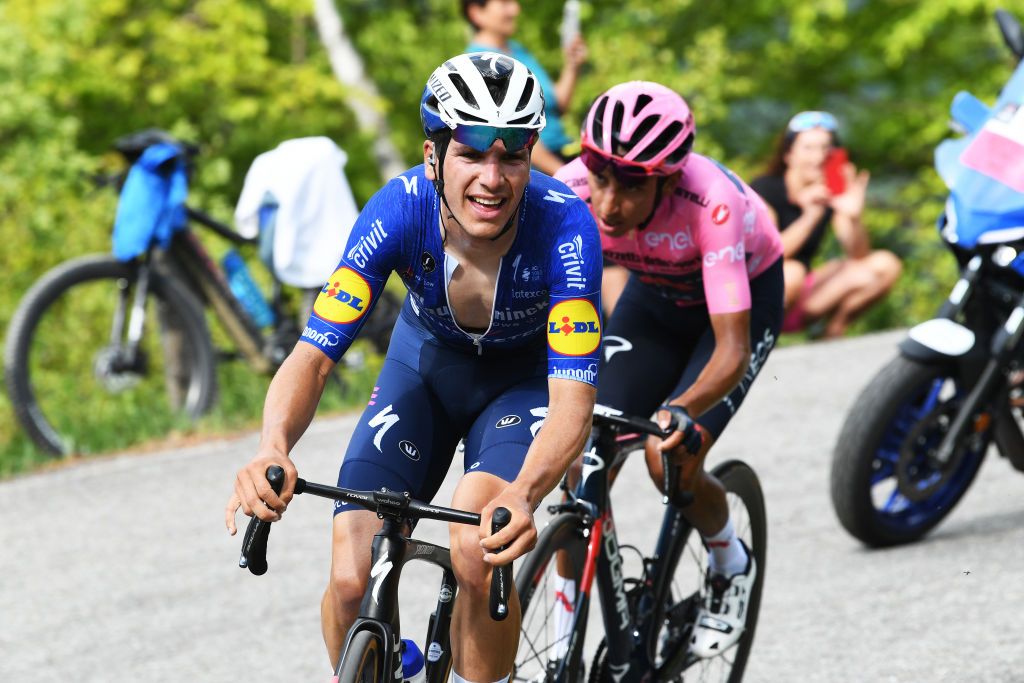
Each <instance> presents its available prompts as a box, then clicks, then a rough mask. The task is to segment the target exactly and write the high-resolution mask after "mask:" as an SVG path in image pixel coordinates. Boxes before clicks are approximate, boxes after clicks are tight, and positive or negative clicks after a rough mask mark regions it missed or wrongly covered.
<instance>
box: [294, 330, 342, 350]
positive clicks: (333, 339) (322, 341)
mask: <svg viewBox="0 0 1024 683" xmlns="http://www.w3.org/2000/svg"><path fill="white" fill-rule="evenodd" d="M302 336H303V337H305V338H306V339H308V340H310V341H311V342H313V343H315V344H317V345H319V346H326V347H332V346H337V345H338V342H340V341H341V339H340V338H339V337H338V335H336V334H334V333H333V332H317V331H316V330H314V329H313V328H312V327H310V326H309V325H306V329H304V330H303V331H302Z"/></svg>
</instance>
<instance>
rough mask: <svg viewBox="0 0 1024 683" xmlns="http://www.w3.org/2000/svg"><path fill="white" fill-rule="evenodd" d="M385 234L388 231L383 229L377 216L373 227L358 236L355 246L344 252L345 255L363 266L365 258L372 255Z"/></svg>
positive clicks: (386, 234)
mask: <svg viewBox="0 0 1024 683" xmlns="http://www.w3.org/2000/svg"><path fill="white" fill-rule="evenodd" d="M387 236H388V233H387V232H386V231H385V230H384V224H383V223H382V222H381V220H380V219H379V218H378V219H377V220H375V221H374V222H373V228H371V229H370V232H368V233H366V234H365V235H363V236H362V237H360V238H359V241H358V242H356V244H355V246H354V247H352V248H351V249H349V250H348V253H347V254H345V257H346V258H347V259H349V260H350V261H352V262H353V263H355V264H356V265H357V266H359V267H360V268H365V267H366V260H367V259H368V258H370V257H371V256H373V252H375V251H377V248H378V247H380V245H381V244H383V243H384V238H386V237H387Z"/></svg>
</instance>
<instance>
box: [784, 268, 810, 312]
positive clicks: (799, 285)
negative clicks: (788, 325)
mask: <svg viewBox="0 0 1024 683" xmlns="http://www.w3.org/2000/svg"><path fill="white" fill-rule="evenodd" d="M782 275H783V279H784V281H785V283H786V289H785V293H784V295H783V302H784V304H785V307H786V311H789V310H790V309H791V308H793V305H794V304H795V303H796V302H797V301H798V300H799V299H800V293H801V292H803V290H804V280H805V279H807V266H805V265H804V264H802V263H800V262H799V261H797V260H795V259H786V260H785V261H783V262H782Z"/></svg>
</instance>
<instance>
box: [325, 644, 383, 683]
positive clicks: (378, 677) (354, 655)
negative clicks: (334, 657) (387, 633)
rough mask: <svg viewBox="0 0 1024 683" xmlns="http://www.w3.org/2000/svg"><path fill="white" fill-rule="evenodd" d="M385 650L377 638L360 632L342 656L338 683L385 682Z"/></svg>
mask: <svg viewBox="0 0 1024 683" xmlns="http://www.w3.org/2000/svg"><path fill="white" fill-rule="evenodd" d="M383 667H384V650H383V648H382V647H381V642H380V640H379V639H378V638H377V636H375V635H373V634H372V633H370V632H369V631H360V632H359V633H357V634H355V635H354V636H352V640H351V642H349V644H348V647H347V648H345V652H344V653H342V655H341V662H340V663H339V664H338V671H337V673H336V680H337V681H338V683H378V681H383V680H384V669H383Z"/></svg>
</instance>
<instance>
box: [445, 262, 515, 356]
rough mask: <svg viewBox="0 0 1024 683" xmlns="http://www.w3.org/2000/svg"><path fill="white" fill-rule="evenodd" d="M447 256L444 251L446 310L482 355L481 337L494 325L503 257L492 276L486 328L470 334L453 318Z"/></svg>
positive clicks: (478, 353)
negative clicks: (496, 273) (496, 271)
mask: <svg viewBox="0 0 1024 683" xmlns="http://www.w3.org/2000/svg"><path fill="white" fill-rule="evenodd" d="M448 258H449V256H448V252H444V259H445V269H444V272H445V277H444V300H445V302H446V303H447V304H448V310H449V311H451V314H452V323H453V324H454V325H455V327H456V328H458V330H459V332H461V333H462V334H464V335H466V336H467V337H469V340H470V341H471V342H473V346H475V347H476V355H478V356H482V355H484V346H483V338H484V337H485V336H486V335H487V333H488V332H490V331H491V328H492V327H494V306H495V304H497V302H498V285H499V284H500V283H501V267H502V266H503V265H504V263H505V257H504V256H502V257H501V258H499V259H498V276H497V277H496V278H494V292H493V293H492V294H491V317H490V318H489V319H488V321H487V329H486V330H484V331H483V332H482V333H480V334H472V333H470V332H467V331H466V330H464V329H462V326H461V325H459V321H458V320H456V319H455V308H454V307H453V306H452V299H451V297H450V296H449V295H448Z"/></svg>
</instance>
